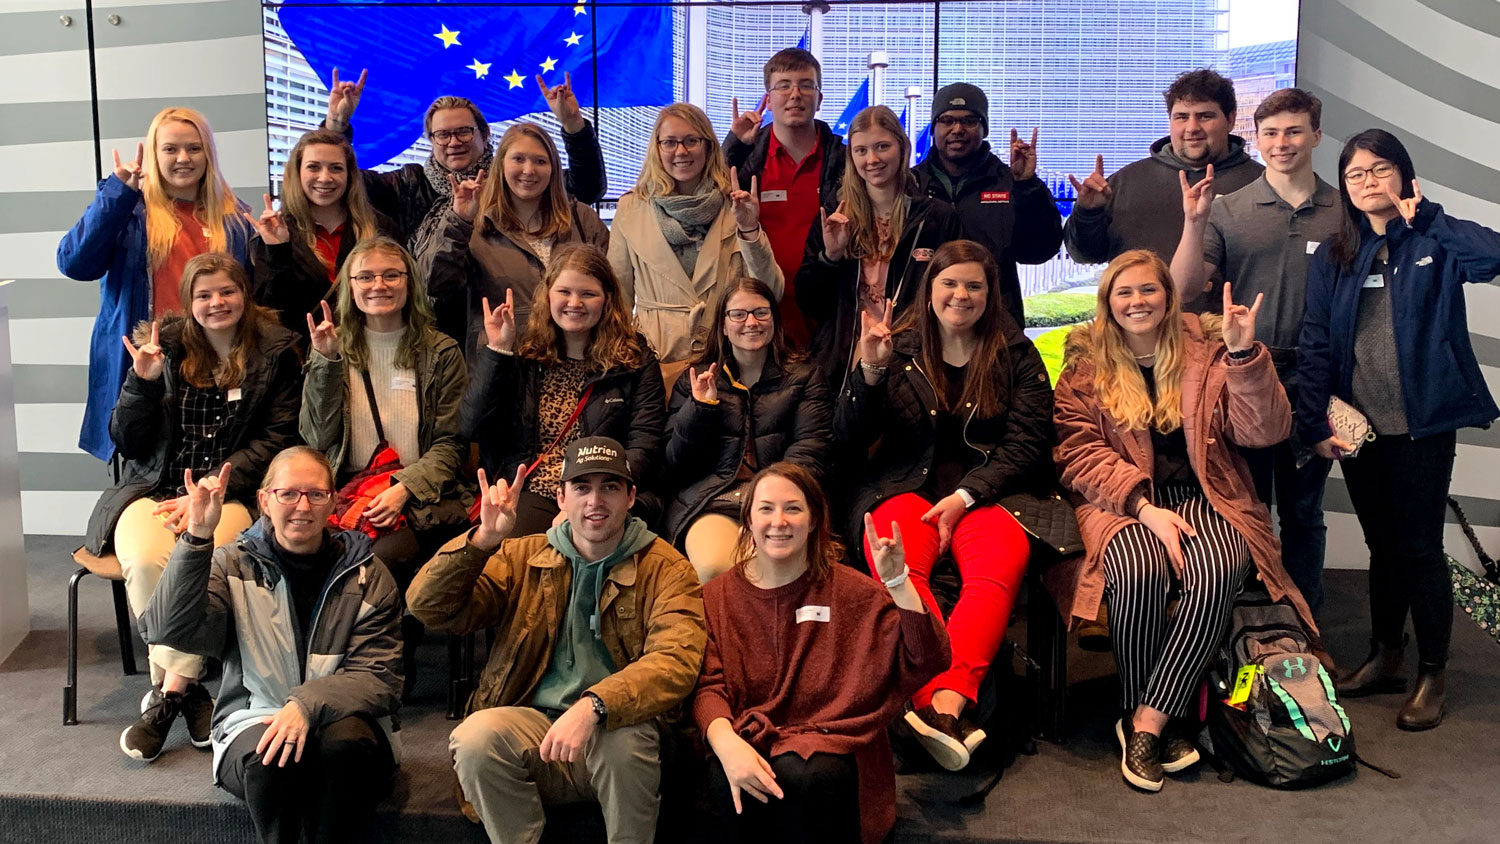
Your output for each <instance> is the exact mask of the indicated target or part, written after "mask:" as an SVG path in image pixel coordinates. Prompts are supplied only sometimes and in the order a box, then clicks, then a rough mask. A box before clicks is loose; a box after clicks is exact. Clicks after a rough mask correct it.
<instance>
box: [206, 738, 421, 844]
mask: <svg viewBox="0 0 1500 844" xmlns="http://www.w3.org/2000/svg"><path fill="white" fill-rule="evenodd" d="M265 731H266V727H265V725H263V724H256V725H255V726H253V727H250V728H248V729H246V730H245V731H244V732H242V733H240V734H239V735H238V736H236V737H235V739H234V741H233V742H230V744H229V748H228V749H227V750H226V751H225V753H224V759H223V761H222V762H221V763H220V764H219V780H220V782H219V785H220V786H221V787H222V788H223V789H224V790H225V791H227V792H229V793H230V794H233V795H234V796H235V797H238V798H240V799H241V800H243V801H245V804H246V806H248V807H249V809H250V821H251V822H252V823H253V824H254V825H255V835H256V837H257V838H259V839H260V841H261V842H263V844H297V842H298V841H299V840H300V839H301V835H302V832H303V831H304V830H306V832H307V841H308V844H335V843H336V842H350V844H353V843H354V842H363V841H368V840H369V838H370V836H369V829H370V821H371V820H373V818H374V814H375V804H376V803H377V802H379V801H380V798H381V797H382V796H384V794H385V792H386V791H387V789H389V787H390V783H391V774H392V773H394V772H395V769H396V762H395V759H394V758H393V757H392V755H391V745H390V743H389V742H388V741H387V740H386V737H385V731H384V730H382V729H381V728H380V725H379V724H376V723H375V722H374V721H373V720H371V719H370V718H367V717H365V716H363V715H351V716H349V717H347V718H341V719H339V720H337V721H334V722H333V723H332V724H329V725H328V726H326V727H323V728H322V729H314V730H313V731H312V732H310V733H309V734H308V736H307V740H306V742H305V743H304V745H303V747H302V761H301V762H290V761H289V762H287V764H286V767H285V768H282V767H279V766H277V765H275V764H272V765H264V764H262V763H261V757H260V756H259V755H257V754H256V752H255V745H256V744H257V743H258V742H259V741H260V737H261V736H262V735H264V734H265Z"/></svg>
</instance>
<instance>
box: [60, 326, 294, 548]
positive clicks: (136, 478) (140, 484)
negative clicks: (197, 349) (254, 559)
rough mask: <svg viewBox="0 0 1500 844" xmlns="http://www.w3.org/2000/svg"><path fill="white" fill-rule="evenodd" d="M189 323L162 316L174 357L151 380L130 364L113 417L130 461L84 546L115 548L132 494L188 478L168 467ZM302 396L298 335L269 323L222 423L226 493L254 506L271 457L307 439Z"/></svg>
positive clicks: (166, 346)
mask: <svg viewBox="0 0 1500 844" xmlns="http://www.w3.org/2000/svg"><path fill="white" fill-rule="evenodd" d="M182 327H183V319H182V318H181V317H170V318H168V319H166V320H163V321H162V322H161V324H160V331H159V338H158V339H159V340H160V341H161V347H162V350H163V352H164V353H165V354H166V358H167V359H166V365H165V367H163V370H162V377H160V378H158V379H156V380H154V381H145V380H142V379H141V378H138V377H136V374H135V371H134V370H130V369H127V370H126V372H127V375H126V376H125V385H124V386H123V387H121V389H120V400H119V402H118V403H116V404H115V409H114V413H113V414H111V415H110V418H109V434H110V437H111V438H112V439H113V440H114V441H115V448H116V449H118V451H119V454H120V458H121V460H122V461H123V464H124V465H123V467H122V468H121V471H120V482H119V483H118V484H116V485H115V486H114V487H113V488H111V489H109V490H106V491H105V492H104V494H103V495H101V496H100V497H99V501H98V503H97V504H95V505H94V512H93V514H92V515H90V516H89V526H88V533H87V535H86V536H85V538H84V547H86V548H87V549H88V550H89V553H91V554H102V553H104V552H105V550H106V549H108V547H109V545H110V542H111V540H112V539H113V538H114V532H115V523H116V522H117V521H119V519H120V514H121V513H123V512H125V508H126V507H127V506H128V505H129V504H130V502H132V501H135V500H136V499H137V498H142V497H144V496H147V495H150V494H151V492H152V491H153V490H155V489H156V488H157V486H158V484H160V483H162V482H163V481H166V482H167V483H170V484H172V485H173V486H176V485H177V484H179V483H180V482H181V478H175V479H174V478H163V477H162V474H163V473H164V472H166V470H167V464H168V463H169V462H171V458H172V455H173V454H174V453H175V452H176V449H177V445H178V439H179V436H178V430H179V429H178V425H177V414H178V410H177V383H178V379H179V378H180V377H181V371H180V368H181V366H182V359H183V356H184V354H185V351H184V348H183V345H182ZM301 404H302V361H301V359H300V357H299V356H298V354H297V349H296V335H294V334H292V333H291V332H290V331H287V330H286V329H284V328H282V327H281V326H279V325H268V326H266V329H265V333H264V334H263V335H262V336H261V341H260V347H259V348H258V349H256V351H255V352H254V353H253V354H250V355H247V356H246V358H245V375H244V378H243V379H242V380H241V381H240V400H239V401H238V402H235V403H234V404H233V405H231V407H232V409H233V412H234V415H233V417H232V418H231V419H230V420H229V423H228V427H226V428H224V429H221V432H222V436H223V437H225V438H226V439H228V440H229V442H230V453H229V463H230V465H231V466H232V467H233V468H232V469H231V471H230V475H229V489H228V490H227V491H226V494H225V496H224V497H225V500H228V501H238V502H240V503H241V504H244V505H245V506H246V507H248V508H249V509H250V511H251V512H252V513H254V512H255V490H256V489H257V488H258V487H259V486H260V481H261V478H262V476H264V475H265V473H266V467H267V466H269V465H270V463H271V458H272V457H275V456H276V453H277V452H279V451H281V450H282V449H284V448H286V447H288V446H292V445H296V444H297V443H299V442H301V440H300V439H299V438H298V436H297V409H298V407H299V406H300V405H301ZM215 470H217V467H215Z"/></svg>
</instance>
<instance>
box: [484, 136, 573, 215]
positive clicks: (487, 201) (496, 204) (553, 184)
mask: <svg viewBox="0 0 1500 844" xmlns="http://www.w3.org/2000/svg"><path fill="white" fill-rule="evenodd" d="M522 138H530V139H532V140H533V141H536V142H537V143H539V144H541V145H542V149H543V150H544V151H546V153H547V161H549V162H550V163H551V164H552V175H551V176H550V177H548V179H547V189H546V191H545V192H544V193H543V194H542V201H541V202H539V203H537V214H538V216H540V217H541V223H542V227H541V228H540V229H538V230H537V231H536V232H535V234H537V235H540V236H541V237H553V238H558V239H561V238H562V237H563V235H566V234H567V233H568V230H569V229H571V228H572V227H573V200H572V198H570V197H569V196H568V189H567V187H566V185H564V183H563V171H562V159H561V158H559V157H558V155H557V145H556V144H554V143H552V136H550V135H548V134H547V132H546V130H545V129H543V128H542V127H540V126H538V125H536V124H535V123H517V124H515V125H514V126H512V127H510V128H509V129H506V130H505V134H504V135H501V136H500V147H499V149H497V150H496V151H495V163H494V165H492V166H491V168H490V174H489V178H487V179H485V181H484V188H483V189H482V190H481V191H480V192H479V207H480V209H482V210H483V211H486V212H498V213H497V216H498V217H499V219H498V220H497V222H498V223H499V224H500V230H501V231H505V232H513V233H516V234H526V233H527V230H526V222H525V221H524V220H522V219H521V217H520V215H518V214H517V213H516V209H515V202H514V200H512V199H511V195H510V185H508V184H506V183H505V169H504V168H505V164H504V162H505V155H506V153H508V152H510V148H511V147H512V146H514V145H515V144H516V142H517V141H519V140H521V139H522Z"/></svg>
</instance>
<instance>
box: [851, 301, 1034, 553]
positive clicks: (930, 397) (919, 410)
mask: <svg viewBox="0 0 1500 844" xmlns="http://www.w3.org/2000/svg"><path fill="white" fill-rule="evenodd" d="M1005 323H1006V341H1007V346H1008V348H1007V353H1006V361H1005V364H1006V366H1005V368H1003V369H1001V368H1000V367H999V364H998V362H991V361H980V360H973V361H971V362H970V364H971V365H974V366H987V367H989V368H990V369H991V370H993V371H994V375H995V378H996V386H997V387H998V388H999V397H1000V408H1001V410H1000V412H999V413H998V414H997V415H995V416H989V417H983V416H977V415H976V414H975V412H974V411H973V410H969V411H968V414H969V417H968V420H967V421H966V422H965V423H964V428H963V431H964V442H965V444H967V445H968V446H969V447H970V449H971V457H972V461H971V462H970V464H969V467H968V472H967V474H965V475H964V478H963V481H962V482H961V483H960V484H959V486H961V487H962V488H964V489H966V490H968V491H969V493H970V494H971V495H973V496H974V499H975V506H980V505H984V504H994V503H995V502H997V501H998V500H999V499H1001V498H1003V497H1005V496H1007V495H1011V494H1013V493H1019V492H1025V493H1033V494H1037V495H1043V494H1045V495H1049V496H1050V495H1051V493H1052V487H1053V486H1054V484H1055V482H1054V480H1053V469H1052V452H1051V449H1052V444H1053V440H1054V434H1053V428H1052V386H1051V384H1050V383H1049V381H1048V380H1047V369H1046V367H1045V366H1044V365H1043V364H1042V357H1041V355H1040V354H1038V353H1037V350H1036V347H1035V346H1033V345H1032V344H1031V341H1030V340H1028V339H1026V335H1025V334H1023V333H1022V332H1021V329H1020V328H1019V327H1018V326H1016V324H1015V323H1014V322H1013V321H1012V320H1010V319H1009V317H1007V318H1006V319H1005ZM895 346H896V354H895V357H894V358H892V360H891V362H890V365H889V367H888V368H887V370H886V375H885V377H884V378H882V379H881V380H880V382H879V383H877V384H874V385H869V384H866V383H865V379H864V377H863V376H862V375H861V374H860V373H855V374H853V375H851V376H850V377H849V379H848V386H847V387H846V388H845V389H844V391H843V393H842V394H841V395H840V396H839V402H838V408H837V410H836V412H835V414H834V423H833V433H834V437H835V438H836V441H837V442H838V443H839V446H840V449H841V451H840V454H841V457H842V459H841V467H842V469H841V474H842V476H843V477H844V478H845V479H846V483H847V484H848V485H849V486H848V488H849V489H850V490H851V498H852V501H851V504H852V506H851V508H850V510H849V516H848V518H849V521H848V523H847V525H846V531H847V532H846V533H845V537H846V538H847V539H848V540H849V542H850V543H851V544H853V543H855V542H857V540H858V539H859V537H860V536H862V535H863V532H864V525H863V522H864V515H865V513H867V512H869V511H870V510H872V509H874V507H875V506H876V505H877V504H879V503H880V502H882V501H885V500H886V499H888V498H892V497H894V496H897V495H900V494H901V493H903V492H915V491H916V490H918V489H921V487H922V485H923V484H924V483H926V481H927V474H928V472H929V471H931V470H932V469H933V467H934V460H935V451H936V448H935V446H936V443H937V430H938V425H937V423H938V420H937V414H938V413H941V412H942V410H941V405H940V404H939V402H938V397H937V394H936V393H935V392H934V391H933V385H932V382H931V381H929V380H928V378H927V374H926V373H925V372H923V371H922V367H921V364H920V362H919V358H920V356H921V341H920V339H919V337H918V335H917V332H915V331H904V332H902V333H900V334H898V335H896V339H895ZM872 447H873V448H874V453H873V454H871V453H870V449H871V448H872ZM867 455H868V457H867ZM952 492H953V490H943V491H942V493H943V494H944V495H949V494H951V493H952ZM1033 533H1035V531H1033Z"/></svg>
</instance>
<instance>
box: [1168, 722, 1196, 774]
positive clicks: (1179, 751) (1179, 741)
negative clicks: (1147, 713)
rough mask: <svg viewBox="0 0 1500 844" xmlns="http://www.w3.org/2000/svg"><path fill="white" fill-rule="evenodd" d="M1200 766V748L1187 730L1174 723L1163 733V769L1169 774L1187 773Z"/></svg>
mask: <svg viewBox="0 0 1500 844" xmlns="http://www.w3.org/2000/svg"><path fill="white" fill-rule="evenodd" d="M1196 764H1198V747H1197V746H1196V745H1194V744H1193V740H1192V737H1191V736H1190V735H1189V734H1188V731H1187V728H1186V727H1183V726H1181V725H1179V724H1176V723H1173V724H1169V725H1168V726H1167V729H1166V730H1165V731H1163V733H1162V741H1161V769H1162V770H1163V771H1166V772H1167V773H1169V774H1175V773H1177V772H1178V771H1185V770H1187V769H1188V768H1191V767H1193V766H1194V765H1196Z"/></svg>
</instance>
